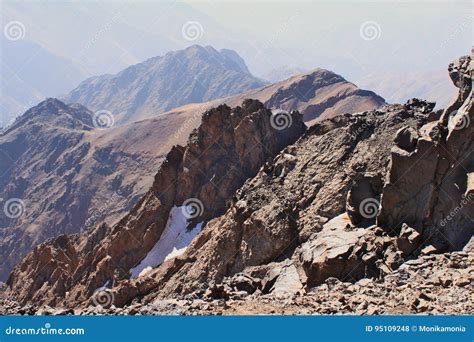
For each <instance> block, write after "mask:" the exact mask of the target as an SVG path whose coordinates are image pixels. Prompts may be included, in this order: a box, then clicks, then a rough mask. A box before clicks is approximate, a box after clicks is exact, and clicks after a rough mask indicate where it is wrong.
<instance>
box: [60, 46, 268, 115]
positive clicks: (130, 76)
mask: <svg viewBox="0 0 474 342" xmlns="http://www.w3.org/2000/svg"><path fill="white" fill-rule="evenodd" d="M263 85H265V82H264V81H262V80H260V79H258V78H256V77H254V76H252V75H251V74H250V72H249V70H248V68H247V66H246V65H245V62H244V61H243V59H242V58H241V57H240V56H239V55H238V54H237V53H236V52H234V51H232V50H226V49H224V50H221V51H217V50H215V49H214V48H213V47H211V46H206V47H202V46H199V45H193V46H191V47H188V48H186V49H184V50H178V51H172V52H169V53H167V54H166V55H164V56H159V57H154V58H150V59H148V60H146V61H144V62H142V63H139V64H136V65H132V66H130V67H128V68H126V69H124V70H123V71H121V72H119V73H118V74H115V75H102V76H97V77H92V78H89V79H87V80H85V81H83V82H82V83H81V84H80V85H79V86H78V87H77V88H75V89H74V90H72V91H71V92H70V93H69V94H68V95H67V96H66V97H64V99H63V101H64V102H66V103H76V102H77V103H81V104H82V105H84V106H86V107H88V108H90V109H91V110H94V111H99V110H107V111H109V112H111V113H113V115H114V118H115V122H116V123H117V124H124V123H130V122H133V121H137V120H141V119H145V118H150V117H156V116H157V115H158V114H161V113H163V112H166V111H169V110H171V109H173V108H176V107H179V106H182V105H185V104H188V103H194V102H205V101H209V100H213V99H217V98H222V97H225V96H229V95H234V94H239V93H242V92H245V91H247V90H249V89H253V88H259V87H262V86H263Z"/></svg>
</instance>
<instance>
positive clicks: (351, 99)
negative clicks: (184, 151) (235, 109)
mask: <svg viewBox="0 0 474 342" xmlns="http://www.w3.org/2000/svg"><path fill="white" fill-rule="evenodd" d="M248 98H250V99H256V100H259V101H261V102H262V103H264V104H265V106H267V107H268V108H271V109H280V110H286V111H293V110H297V111H299V112H300V113H302V114H303V119H304V121H305V123H306V124H307V125H308V126H311V125H312V124H314V123H315V122H317V121H320V120H323V119H327V118H332V117H334V116H336V115H339V114H346V113H356V112H363V111H368V110H372V109H376V108H378V107H380V106H381V105H383V104H385V100H384V99H383V98H382V97H380V96H379V95H377V94H375V93H374V92H372V91H369V90H363V89H360V88H358V87H357V86H356V85H354V84H353V83H350V82H348V81H346V80H345V79H344V78H343V77H342V76H339V75H337V74H335V73H333V72H331V71H329V70H325V69H315V70H313V71H311V72H307V73H302V74H299V75H295V76H292V77H290V78H288V79H285V80H283V81H279V82H276V83H273V84H270V85H268V86H265V87H262V88H258V89H253V90H249V91H247V92H245V93H243V94H238V95H235V96H229V97H227V98H224V99H218V100H214V101H210V102H207V103H206V104H205V106H207V107H214V106H218V105H219V104H222V103H226V104H228V105H229V106H237V105H239V104H240V103H242V101H243V100H244V99H248ZM202 105H203V104H190V105H186V106H182V107H179V108H177V109H174V110H172V112H193V111H196V108H199V107H200V106H202Z"/></svg>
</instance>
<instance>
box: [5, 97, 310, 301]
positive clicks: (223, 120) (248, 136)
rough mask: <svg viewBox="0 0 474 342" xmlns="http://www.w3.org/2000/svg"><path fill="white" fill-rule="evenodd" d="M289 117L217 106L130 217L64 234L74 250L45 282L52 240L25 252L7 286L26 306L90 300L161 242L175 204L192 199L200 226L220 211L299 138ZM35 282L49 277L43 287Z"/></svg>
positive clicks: (257, 108)
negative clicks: (67, 261) (282, 123)
mask: <svg viewBox="0 0 474 342" xmlns="http://www.w3.org/2000/svg"><path fill="white" fill-rule="evenodd" d="M286 115H287V117H286V118H287V119H288V120H289V121H288V122H287V123H289V124H288V125H287V126H286V127H281V126H277V125H276V123H275V122H277V121H278V118H276V117H275V116H274V115H272V113H271V111H269V110H268V109H266V108H265V107H264V106H263V104H261V103H260V102H258V101H255V100H247V101H244V103H243V104H242V107H236V108H234V109H231V108H230V107H228V106H226V105H221V106H219V107H217V108H214V109H211V110H209V111H207V112H206V113H205V114H204V115H203V118H202V124H201V126H200V127H199V129H197V130H195V131H194V132H193V134H191V136H190V138H189V142H188V145H187V146H186V147H182V146H175V147H173V148H172V150H171V151H170V152H169V153H168V156H167V157H166V160H165V161H164V162H163V164H162V166H161V168H160V170H159V171H158V173H157V174H156V176H155V181H154V184H153V186H152V188H151V189H150V190H149V191H148V193H147V194H146V195H145V196H144V198H143V199H142V200H141V201H140V202H139V203H138V204H137V205H136V207H135V208H134V209H133V210H132V211H131V212H130V214H129V215H127V216H125V217H124V218H123V219H122V220H121V221H120V222H119V223H118V224H116V225H114V226H111V227H108V226H106V225H101V226H99V227H98V228H97V229H96V230H94V231H91V232H88V233H86V234H83V235H82V236H70V237H66V239H69V240H70V241H69V244H71V245H73V246H74V247H73V248H72V251H71V252H70V253H68V254H67V255H68V257H70V258H71V263H70V264H69V267H68V268H67V269H64V270H63V272H62V273H61V278H50V274H51V273H50V272H51V269H50V268H49V266H48V265H49V261H50V260H47V259H48V257H49V256H50V255H51V249H54V245H55V244H56V240H57V239H56V240H53V241H52V242H49V243H45V244H43V245H40V246H39V247H37V248H36V249H35V250H34V251H33V252H32V253H30V254H29V255H28V256H27V257H26V258H25V259H24V260H23V262H22V263H21V264H20V265H19V266H18V267H17V268H15V270H14V271H13V272H12V274H11V276H10V278H9V280H8V284H9V286H10V287H11V288H12V289H13V292H14V293H15V294H16V296H17V298H18V299H19V300H20V301H23V302H25V301H28V300H33V301H39V302H43V303H49V304H58V303H66V304H67V303H78V302H81V301H88V300H90V297H91V295H92V294H93V293H94V291H95V290H96V289H97V288H99V287H102V286H104V284H106V283H109V284H114V283H115V282H116V281H118V280H120V279H124V278H128V277H129V276H130V271H129V270H130V269H131V268H132V267H134V266H135V265H137V264H138V263H139V262H140V261H141V260H142V259H143V258H144V257H145V256H146V254H147V252H148V251H150V250H151V249H152V247H153V246H154V244H155V243H156V242H157V241H158V240H159V238H160V236H161V234H162V232H163V230H164V228H165V225H166V223H167V221H168V217H169V213H170V211H171V208H172V207H173V206H179V205H182V204H183V203H184V202H185V201H186V200H187V199H197V200H198V201H199V202H200V203H201V206H202V207H201V208H200V209H199V210H200V212H199V215H197V216H196V217H194V218H195V219H196V220H198V221H204V222H205V221H207V220H209V219H211V218H213V217H215V216H217V215H219V214H222V213H223V212H224V211H225V209H226V202H227V201H229V200H230V199H231V197H232V195H233V193H234V192H235V191H236V190H237V189H238V188H239V187H240V186H241V185H242V184H243V183H244V181H245V180H246V179H247V178H249V177H252V176H253V175H255V173H256V172H257V171H258V169H259V168H260V166H261V165H263V164H264V163H265V162H267V161H270V160H271V158H273V157H274V155H275V154H276V153H277V152H278V151H280V150H281V149H282V148H283V147H285V146H287V145H289V144H291V143H293V142H294V141H296V139H297V138H298V137H299V136H300V135H301V134H302V133H303V132H304V130H305V129H306V128H305V125H304V124H303V121H302V118H301V116H300V114H299V113H297V112H294V113H292V114H289V113H288V114H286ZM275 120H277V121H275ZM61 239H63V237H61ZM92 241H96V242H92ZM33 260H41V262H40V264H39V265H37V266H36V267H35V268H34V269H32V268H30V267H29V266H28V265H31V264H32V263H33ZM76 264H77V266H76ZM36 279H42V280H43V281H44V280H47V279H49V280H47V281H46V284H45V283H37V282H36ZM25 286H26V287H27V289H25Z"/></svg>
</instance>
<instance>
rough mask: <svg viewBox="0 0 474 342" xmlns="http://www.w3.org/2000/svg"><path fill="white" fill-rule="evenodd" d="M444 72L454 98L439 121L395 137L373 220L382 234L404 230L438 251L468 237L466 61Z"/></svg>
mask: <svg viewBox="0 0 474 342" xmlns="http://www.w3.org/2000/svg"><path fill="white" fill-rule="evenodd" d="M448 70H449V73H450V76H451V79H452V80H453V83H454V84H455V85H456V87H458V88H459V95H458V97H456V99H455V100H454V101H453V102H452V103H451V104H450V105H449V106H448V108H446V110H445V111H444V112H443V114H442V116H441V118H440V120H439V121H434V122H430V123H428V124H426V125H425V126H423V127H421V128H419V130H413V129H409V128H408V127H407V128H404V129H403V130H401V131H400V132H399V134H398V135H397V140H398V143H397V146H395V147H394V148H393V149H392V156H391V166H390V170H389V173H388V175H387V180H386V183H385V186H384V189H383V192H382V202H381V204H382V206H381V208H382V209H381V211H380V214H379V215H378V217H377V223H378V225H380V226H381V227H384V228H385V229H386V230H387V231H392V230H395V231H399V230H400V228H401V226H402V223H406V224H408V225H410V226H411V227H413V228H415V229H416V230H417V231H418V232H419V233H420V234H421V235H422V237H423V239H424V240H429V241H430V243H431V244H432V245H433V246H435V247H436V248H437V249H439V250H456V249H460V248H462V247H463V246H464V245H465V244H466V243H467V241H468V240H469V239H470V237H471V236H472V235H473V234H474V224H473V222H472V217H473V216H474V197H473V195H472V182H470V177H472V176H470V175H471V174H472V173H473V172H474V155H473V151H474V140H473V137H474V125H473V124H472V123H473V122H474V107H473V101H472V61H471V58H470V57H469V56H466V57H462V58H460V59H458V60H456V61H455V62H454V63H452V64H450V65H449V69H448ZM427 110H428V109H427Z"/></svg>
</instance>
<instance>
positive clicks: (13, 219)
mask: <svg viewBox="0 0 474 342" xmlns="http://www.w3.org/2000/svg"><path fill="white" fill-rule="evenodd" d="M93 118H94V115H93V113H92V112H90V111H89V110H88V109H86V108H84V107H82V106H80V105H77V104H75V105H70V106H68V105H66V104H64V103H63V102H61V101H59V100H56V99H48V100H46V101H44V102H42V103H40V104H39V105H38V106H35V107H33V108H31V109H30V110H28V111H27V112H26V113H25V114H24V115H22V116H21V117H19V118H18V120H17V121H16V123H15V124H14V125H13V126H11V127H10V128H9V129H8V131H6V132H4V133H2V134H0V209H1V210H0V258H1V260H2V262H1V263H0V280H3V281H5V280H6V279H7V278H8V274H9V273H10V272H11V270H12V269H13V266H14V265H15V264H16V263H18V262H19V261H20V258H21V257H23V256H24V255H25V254H26V253H28V252H30V251H31V250H32V248H33V247H34V246H36V245H37V244H39V243H41V242H43V241H45V240H47V239H49V238H52V237H56V236H58V235H61V234H74V233H78V232H80V231H84V230H87V229H89V228H92V227H94V226H96V225H97V224H98V223H100V222H102V221H103V220H105V221H106V222H107V223H109V224H112V223H114V222H115V221H117V220H118V219H119V218H121V217H122V216H123V215H125V214H126V213H128V212H129V211H130V209H131V208H132V207H133V206H134V205H135V204H136V203H137V202H138V200H139V199H140V198H141V197H142V196H143V195H144V194H145V192H146V191H147V190H148V189H149V188H150V186H151V185H152V183H153V177H154V175H155V174H156V171H157V169H158V168H159V165H160V163H161V162H162V161H163V160H164V158H165V156H166V153H167V152H168V151H169V149H170V147H171V146H172V145H173V144H184V143H185V142H186V140H187V137H188V135H189V133H190V132H191V131H192V129H193V128H194V127H196V126H198V125H199V123H200V116H197V115H195V114H194V113H193V115H190V116H186V115H184V114H179V113H178V114H176V115H173V116H163V117H159V118H156V119H152V120H147V121H142V122H137V123H134V124H130V125H125V126H121V127H111V128H107V129H99V128H97V127H96V125H97V123H95V124H96V125H94V122H93ZM157 132H159V134H157ZM16 205H17V206H16ZM15 208H17V209H18V211H15ZM7 214H8V215H7Z"/></svg>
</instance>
